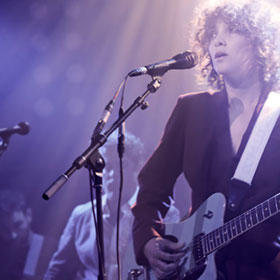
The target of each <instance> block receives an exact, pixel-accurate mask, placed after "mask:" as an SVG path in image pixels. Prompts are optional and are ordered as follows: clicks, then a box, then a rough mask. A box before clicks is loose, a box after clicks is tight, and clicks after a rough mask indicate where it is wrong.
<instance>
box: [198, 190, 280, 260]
mask: <svg viewBox="0 0 280 280" xmlns="http://www.w3.org/2000/svg"><path fill="white" fill-rule="evenodd" d="M279 212H280V193H278V194H276V195H275V196H273V197H271V198H269V199H267V200H266V201H264V202H262V203H260V204H259V205H257V206H255V207H253V208H251V209H250V210H248V211H246V212H245V213H243V214H241V215H239V216H237V217H235V218H233V219H232V220H230V221H228V222H227V223H225V224H224V225H223V226H221V227H219V228H217V229H215V230H213V231H211V232H210V233H208V234H205V235H204V236H202V237H201V240H200V241H201V243H202V246H203V249H204V250H203V251H204V254H205V255H209V254H211V253H213V252H214V251H216V250H218V249H220V248H221V247H223V246H224V245H226V244H227V243H229V242H230V241H231V240H233V239H234V238H236V237H238V236H240V235H241V234H243V233H245V232H246V231H248V230H250V229H252V228H254V227H255V226H257V225H258V224H261V223H262V222H264V221H265V220H267V219H269V218H270V217H272V216H274V215H276V214H277V213H279Z"/></svg>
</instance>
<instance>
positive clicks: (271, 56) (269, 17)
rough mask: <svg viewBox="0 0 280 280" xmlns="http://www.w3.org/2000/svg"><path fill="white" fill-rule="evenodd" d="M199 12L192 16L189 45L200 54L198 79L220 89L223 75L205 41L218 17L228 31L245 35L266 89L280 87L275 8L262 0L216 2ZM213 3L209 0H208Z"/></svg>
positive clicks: (209, 39) (207, 42)
mask: <svg viewBox="0 0 280 280" xmlns="http://www.w3.org/2000/svg"><path fill="white" fill-rule="evenodd" d="M209 2H211V1H209V0H208V1H207V4H206V5H208V8H206V9H204V10H203V12H202V13H201V8H200V9H199V10H200V11H199V10H198V12H197V16H196V17H195V19H194V26H196V30H195V33H194V35H193V38H192V42H191V45H192V46H193V49H194V50H195V51H196V52H197V53H198V55H199V57H200V74H199V80H201V81H202V80H203V81H204V83H205V81H207V83H208V86H210V87H211V88H212V89H218V90H221V89H222V88H223V86H224V82H223V77H222V76H221V75H219V74H218V73H217V72H216V71H215V69H214V67H213V64H212V61H211V58H210V54H209V50H208V48H209V43H210V41H211V38H212V32H213V30H214V29H215V25H216V22H217V20H218V19H222V20H223V21H225V22H226V23H227V24H228V25H229V27H230V29H231V30H234V31H237V32H239V33H241V34H244V35H246V37H247V38H249V39H250V41H251V42H252V44H253V46H255V57H256V61H257V63H258V65H260V69H261V75H262V79H263V82H264V87H265V89H266V90H268V91H270V90H272V89H273V90H277V89H280V82H279V77H280V76H279V67H280V61H279V48H280V45H279V41H278V40H279V38H278V37H279V34H278V33H279V31H278V30H280V25H279V23H278V14H277V9H276V8H272V7H271V6H270V5H269V4H268V3H267V2H266V3H265V4H264V3H262V1H260V0H259V1H258V2H257V1H254V0H251V1H246V0H243V1H238V0H232V1H227V0H224V1H220V4H217V1H216V3H214V4H215V5H212V6H211V5H209ZM212 2H213V1H212Z"/></svg>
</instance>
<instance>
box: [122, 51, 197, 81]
mask: <svg viewBox="0 0 280 280" xmlns="http://www.w3.org/2000/svg"><path fill="white" fill-rule="evenodd" d="M197 63H198V56H197V54H196V53H195V52H188V51H186V52H183V53H179V54H177V55H175V56H173V57H172V58H170V59H167V60H162V61H160V62H156V63H154V64H149V65H146V66H144V67H140V68H136V69H134V70H132V71H130V72H129V73H128V74H127V75H128V76H129V77H135V76H140V75H145V74H148V75H151V76H162V75H163V74H165V73H166V72H167V71H168V70H172V69H189V68H192V67H194V66H195V65H196V64H197Z"/></svg>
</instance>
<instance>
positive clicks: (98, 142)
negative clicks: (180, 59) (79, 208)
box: [42, 77, 161, 200]
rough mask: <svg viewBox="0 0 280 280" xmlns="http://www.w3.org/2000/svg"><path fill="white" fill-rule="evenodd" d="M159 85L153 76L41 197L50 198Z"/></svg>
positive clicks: (158, 81) (159, 80) (158, 78)
mask: <svg viewBox="0 0 280 280" xmlns="http://www.w3.org/2000/svg"><path fill="white" fill-rule="evenodd" d="M160 85H161V79H160V77H156V78H154V79H153V80H152V81H151V82H150V83H149V84H148V86H147V90H146V91H145V92H144V93H143V94H142V95H140V96H138V97H137V98H136V99H135V100H134V102H133V103H132V105H131V106H130V107H129V108H128V109H127V110H126V111H125V112H124V113H123V115H121V116H119V118H118V119H117V120H116V121H115V122H114V123H113V124H112V125H111V127H110V128H109V129H108V130H107V131H106V132H104V134H98V135H97V136H95V137H94V138H93V139H92V143H91V145H90V146H89V147H88V148H87V149H86V150H85V151H84V152H83V153H82V154H81V155H80V156H78V157H77V158H76V159H75V160H74V161H73V164H72V166H71V167H70V168H69V169H68V170H67V171H66V172H65V173H64V174H62V175H60V176H59V177H58V178H57V180H56V181H55V182H54V183H53V184H51V186H50V187H48V188H47V189H46V191H45V192H44V193H43V195H42V197H43V198H44V199H45V200H48V199H50V198H51V197H52V196H53V195H54V194H55V193H56V192H57V191H58V190H59V189H60V188H61V187H62V186H63V185H64V184H65V183H66V182H67V181H68V180H69V178H70V176H71V175H72V174H73V173H74V172H75V171H76V170H78V169H80V168H81V167H83V166H84V165H85V164H86V163H87V161H88V160H89V158H90V157H91V155H93V154H94V153H95V152H96V151H97V150H98V149H99V148H100V147H101V146H103V145H104V144H105V143H106V141H107V139H108V137H109V136H110V135H111V134H112V133H113V132H114V130H115V129H117V128H118V127H119V126H120V125H121V124H122V122H123V121H125V120H126V119H127V118H128V117H129V116H130V115H131V114H132V113H133V112H134V111H135V110H136V109H137V108H138V107H140V106H141V107H143V108H144V107H145V99H146V97H147V96H148V95H149V94H150V93H154V92H156V91H157V90H158V89H159V87H160Z"/></svg>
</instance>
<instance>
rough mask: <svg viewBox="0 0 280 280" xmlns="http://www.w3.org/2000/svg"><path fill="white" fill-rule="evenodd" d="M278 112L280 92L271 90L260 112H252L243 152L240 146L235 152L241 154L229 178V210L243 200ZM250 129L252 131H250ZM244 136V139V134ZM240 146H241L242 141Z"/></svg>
mask: <svg viewBox="0 0 280 280" xmlns="http://www.w3.org/2000/svg"><path fill="white" fill-rule="evenodd" d="M279 114H280V94H279V93H277V92H274V91H271V92H270V93H269V94H268V97H267V99H266V101H265V103H264V105H263V107H262V109H261V111H260V113H259V114H258V112H257V110H255V112H254V115H253V117H252V121H251V122H250V124H249V126H248V129H247V131H246V133H245V134H248V133H249V139H248V141H247V144H246V146H245V148H244V150H243V153H242V147H240V148H241V149H239V151H238V153H237V156H238V154H240V153H242V155H241V158H240V160H239V162H238V165H237V167H236V169H235V172H234V175H233V177H232V179H231V184H230V188H229V203H228V207H229V209H230V210H236V209H237V208H238V206H239V204H240V202H241V201H242V200H243V198H244V197H245V195H246V193H247V191H248V190H249V188H250V187H251V183H252V180H253V177H254V175H255V173H256V169H257V167H258V165H259V162H260V159H261V156H262V154H263V151H264V149H265V147H266V145H267V143H268V140H269V137H270V135H271V133H272V130H273V128H274V126H275V124H276V122H277V119H278V117H279ZM254 119H255V120H254ZM254 123H255V125H254ZM250 127H251V128H250ZM250 131H252V132H251V133H250ZM244 136H245V139H246V135H244ZM247 138H248V137H247ZM243 140H244V139H243ZM242 142H243V141H242ZM240 146H242V143H241V145H240Z"/></svg>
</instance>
